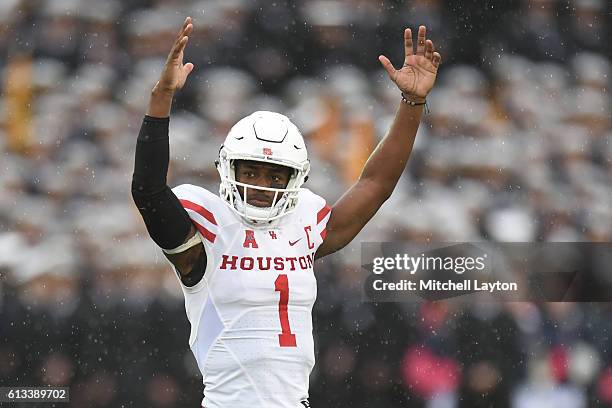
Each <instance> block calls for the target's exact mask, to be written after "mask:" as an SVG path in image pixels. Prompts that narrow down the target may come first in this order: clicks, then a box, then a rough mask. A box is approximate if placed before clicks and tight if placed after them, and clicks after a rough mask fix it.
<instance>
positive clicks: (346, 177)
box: [0, 0, 612, 408]
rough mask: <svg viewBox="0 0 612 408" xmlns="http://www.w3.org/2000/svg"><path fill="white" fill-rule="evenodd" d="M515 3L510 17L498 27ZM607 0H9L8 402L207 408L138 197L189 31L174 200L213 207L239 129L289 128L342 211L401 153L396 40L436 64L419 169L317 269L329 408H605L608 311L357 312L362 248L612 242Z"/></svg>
mask: <svg viewBox="0 0 612 408" xmlns="http://www.w3.org/2000/svg"><path fill="white" fill-rule="evenodd" d="M499 3H502V4H499ZM611 12H612V5H611V4H610V3H609V2H606V1H605V0H514V1H508V2H461V1H458V0H414V1H407V2H402V1H381V0H376V1H374V0H313V1H306V0H296V1H283V0H281V1H276V2H272V1H249V0H216V1H188V0H130V1H118V0H116V1H114V0H109V1H95V0H2V1H1V2H0V69H1V73H2V84H1V86H2V97H1V99H0V151H1V152H2V156H1V171H0V385H3V386H7V385H23V386H25V385H42V384H49V385H69V386H70V387H71V399H72V403H71V404H70V405H71V406H75V407H118V406H121V407H144V406H147V407H177V406H181V407H183V406H192V407H196V406H199V402H200V400H201V390H202V386H201V380H200V378H199V377H198V375H199V374H198V371H197V367H196V366H195V361H194V359H193V357H192V356H191V354H190V351H189V350H188V345H187V338H188V322H187V320H186V317H185V315H184V306H183V300H182V294H181V292H180V289H179V286H178V284H177V281H176V278H175V277H174V276H172V274H171V273H170V272H171V270H170V268H169V266H168V264H167V263H166V261H165V260H164V259H163V256H162V255H161V252H159V251H158V250H156V248H155V245H154V244H153V242H152V241H151V240H150V239H149V238H148V236H147V234H146V230H145V228H144V224H143V223H142V221H141V219H140V217H139V214H138V213H137V211H136V209H135V207H134V206H133V203H132V201H131V198H130V194H129V188H130V181H131V174H132V169H133V154H134V147H135V140H136V136H137V132H138V128H139V126H140V122H141V119H142V116H143V114H144V112H145V109H146V104H147V100H148V94H149V91H150V89H151V88H152V86H153V85H154V83H155V81H156V80H157V77H158V75H159V72H160V70H161V67H162V64H163V61H164V58H165V56H166V54H167V52H168V49H169V47H170V44H171V41H172V38H173V36H174V34H175V31H176V30H177V28H178V27H179V26H180V22H181V21H182V20H183V19H184V17H185V15H192V16H193V17H194V26H195V30H194V34H193V36H192V38H191V39H190V43H189V45H188V46H187V51H186V60H187V61H192V62H194V64H195V66H196V68H195V71H194V73H193V74H192V76H191V77H190V78H189V80H188V84H187V87H186V88H185V89H184V90H183V91H182V92H181V93H180V95H178V97H177V100H176V102H175V106H174V108H175V109H174V112H173V115H172V118H171V135H170V136H171V155H172V162H171V174H170V176H169V183H170V184H171V185H172V186H174V185H178V184H181V183H193V184H198V185H203V186H205V187H207V188H209V189H211V190H213V191H217V189H218V181H217V173H216V170H215V168H214V164H213V161H214V159H215V158H216V155H217V152H218V147H219V145H220V143H221V142H222V140H223V138H224V137H225V135H226V133H227V131H228V130H229V128H230V127H231V125H232V124H233V123H235V122H236V121H237V120H238V119H239V118H241V117H243V116H245V115H247V114H248V113H250V112H252V111H255V110H274V111H279V112H283V113H286V114H287V115H289V116H290V117H291V118H293V120H294V121H295V123H296V124H297V125H298V127H299V128H300V129H301V130H302V132H303V134H304V136H305V138H306V140H307V143H308V146H309V153H310V155H311V160H312V169H313V171H312V172H311V178H310V180H309V181H308V183H307V187H309V188H310V189H312V190H313V191H316V192H317V193H319V194H321V195H322V196H324V197H326V198H327V199H328V200H329V202H334V200H335V199H337V198H338V197H339V195H340V194H341V193H342V192H343V191H344V190H345V189H346V188H347V186H348V185H349V184H350V183H351V182H352V181H354V180H355V179H356V177H357V176H358V174H359V170H360V169H361V167H362V165H363V163H364V161H365V159H366V158H367V156H368V154H369V152H370V151H371V150H372V148H373V147H374V146H375V144H376V143H377V141H378V140H380V138H382V137H383V135H384V133H385V131H386V130H387V128H388V126H389V124H390V122H391V120H392V118H393V115H394V111H395V109H396V107H397V105H398V103H399V99H400V98H399V92H398V91H397V89H396V88H395V87H394V85H393V84H392V83H391V82H390V81H389V80H388V78H387V77H386V76H385V74H384V73H383V71H382V69H381V68H380V67H379V63H378V61H377V56H378V55H379V54H385V55H387V56H389V57H391V60H392V61H393V62H395V63H396V64H399V63H400V61H401V60H402V58H403V48H402V29H403V28H404V27H406V26H412V27H416V26H417V25H419V24H426V25H427V27H428V30H429V32H430V33H431V36H432V39H433V40H434V43H435V44H436V45H437V47H438V49H439V51H440V52H441V54H442V59H443V67H442V69H441V72H440V77H439V79H438V83H437V84H436V87H435V88H434V92H433V93H432V94H431V95H430V97H429V106H430V109H431V113H430V114H429V115H427V116H425V117H424V122H423V124H422V126H421V128H420V130H419V135H418V138H417V142H416V145H415V149H414V152H413V155H412V158H411V161H410V163H409V170H408V171H406V173H405V176H404V177H403V179H402V180H401V183H400V185H399V186H398V189H397V190H396V192H395V194H394V196H393V197H392V199H391V200H390V201H389V202H388V203H387V204H386V205H385V206H384V207H383V208H382V210H381V211H380V213H379V214H378V215H377V216H376V217H375V218H374V220H373V221H372V222H371V223H370V225H369V226H368V227H367V228H366V230H364V231H363V233H362V234H361V235H360V236H359V237H358V238H357V239H356V240H355V243H354V245H352V246H350V247H349V248H347V249H345V250H343V251H342V252H341V253H339V254H337V255H335V256H333V257H331V258H329V259H326V260H324V261H323V262H320V263H319V265H318V284H319V296H318V301H317V303H316V305H315V310H314V318H315V331H316V333H315V336H316V337H315V338H316V343H317V356H318V357H317V365H316V367H315V371H314V372H313V376H312V385H311V402H312V405H313V406H315V407H347V406H354V407H405V406H411V407H428V408H447V407H448V408H451V407H495V408H498V407H518V408H531V407H545V406H546V407H550V406H555V407H558V408H562V407H568V408H571V407H606V406H609V407H612V354H611V353H612V348H611V346H612V339H611V338H610V332H611V331H612V308H611V307H610V305H608V304H604V303H592V304H589V303H580V304H578V303H550V304H533V303H505V304H494V303H487V304H477V303H474V304H471V305H466V304H454V303H452V302H439V303H422V304H379V305H372V304H367V303H363V302H362V300H361V286H360V276H361V275H360V274H361V272H360V268H359V263H360V260H359V242H361V241H364V240H368V241H390V240H431V241H479V240H497V241H568V242H572V241H601V242H606V241H611V240H612V205H610V203H612V183H611V182H610V181H611V176H612V161H611V160H610V158H611V157H612V128H611V115H610V112H611V110H610V108H611V100H610V94H609V89H610V73H611V63H612V61H611V59H610V55H612V42H611V41H610V38H612V37H611V34H612V29H611V27H612V25H611V24H610V20H611V17H612V14H611Z"/></svg>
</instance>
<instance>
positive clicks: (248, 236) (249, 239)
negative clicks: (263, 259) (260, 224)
mask: <svg viewBox="0 0 612 408" xmlns="http://www.w3.org/2000/svg"><path fill="white" fill-rule="evenodd" d="M244 232H245V237H244V243H243V244H242V246H243V247H244V248H259V246H258V245H257V241H255V231H253V230H244Z"/></svg>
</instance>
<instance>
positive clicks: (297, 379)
mask: <svg viewBox="0 0 612 408" xmlns="http://www.w3.org/2000/svg"><path fill="white" fill-rule="evenodd" d="M192 30H193V24H192V20H191V18H190V17H188V18H187V19H185V22H184V23H183V26H182V27H181V29H180V30H179V32H178V34H177V36H176V39H175V42H174V45H173V46H172V49H171V51H170V54H169V55H168V58H167V60H166V64H165V67H164V69H163V72H162V74H161V76H160V79H159V81H158V82H157V84H156V85H155V86H154V88H153V90H152V92H151V97H150V102H149V107H148V111H147V114H146V115H145V118H144V120H143V123H142V126H141V129H140V133H139V135H138V139H137V145H136V160H135V168H134V174H133V180H132V196H133V199H134V202H135V203H136V205H137V207H138V209H139V211H140V213H141V215H142V217H143V219H144V222H145V224H146V227H147V230H148V232H149V234H150V236H151V238H152V239H153V240H154V241H155V242H156V244H157V245H158V246H160V247H161V248H162V250H163V252H164V253H165V255H166V257H167V258H168V260H169V262H170V263H171V265H172V268H173V269H174V271H175V273H176V275H177V276H178V278H179V281H180V285H181V288H182V290H183V293H184V295H185V307H186V312H187V317H188V319H189V321H190V323H191V333H190V338H189V345H190V348H191V350H192V351H193V354H194V356H195V359H196V361H197V363H198V366H199V368H200V371H201V372H202V376H203V381H204V399H203V401H202V405H203V406H205V407H207V408H219V407H221V408H227V407H232V408H240V407H245V408H246V407H249V408H253V407H261V408H275V407H279V408H280V407H283V408H288V407H295V408H298V407H304V406H309V402H308V384H309V375H310V372H311V370H312V368H313V366H314V345H313V336H312V316H311V315H312V306H313V303H314V301H315V298H316V281H315V275H314V273H313V263H314V261H315V259H317V258H321V257H323V256H325V255H328V254H330V253H332V252H334V251H337V250H338V249H340V248H342V247H344V246H345V245H347V244H348V243H349V242H350V241H351V240H352V239H353V238H354V237H355V236H356V235H357V233H358V232H359V231H360V230H361V229H362V228H363V227H364V225H365V224H366V223H367V222H368V221H369V220H370V219H371V218H372V216H373V215H374V214H375V213H376V211H377V210H378V209H379V208H380V206H381V205H382V204H383V203H384V202H385V200H387V198H389V196H390V195H391V193H392V192H393V190H394V188H395V185H396V183H397V181H398V179H399V177H400V175H401V174H402V172H403V170H404V167H405V166H406V162H407V161H408V157H409V156H410V151H411V150H412V145H413V142H414V139H415V136H416V132H417V128H418V126H419V122H420V119H421V114H422V111H423V107H424V105H425V98H426V97H427V94H428V93H429V91H430V90H431V88H432V87H433V85H434V82H435V79H436V74H437V71H438V66H439V64H440V54H439V53H437V52H435V51H434V45H433V43H432V41H431V40H429V39H427V38H426V28H425V27H424V26H421V27H419V30H418V34H417V44H416V51H415V50H414V48H413V37H412V32H411V30H410V29H406V30H405V32H404V47H405V59H404V62H403V65H402V67H401V68H400V69H396V68H394V67H393V65H392V64H391V62H390V61H389V59H387V58H386V57H384V56H382V55H381V56H379V60H380V62H381V64H382V66H383V67H384V69H385V70H386V71H387V73H388V74H389V77H390V79H391V80H392V81H393V82H394V83H395V84H396V85H397V87H398V108H397V113H396V116H395V119H394V121H393V123H392V125H391V128H390V129H389V132H388V134H387V135H386V136H385V138H384V139H383V140H382V141H381V142H380V143H379V144H378V146H377V147H376V149H375V150H374V152H373V153H372V155H371V156H370V158H369V160H368V161H367V163H366V164H365V166H364V168H363V171H362V173H361V176H360V177H359V179H358V180H357V182H355V184H354V185H352V186H351V187H350V188H349V189H348V191H347V192H346V193H345V194H344V195H343V196H342V198H340V199H339V200H338V202H336V203H335V204H334V205H333V206H331V207H330V206H329V205H328V204H327V203H326V202H325V200H324V199H323V198H321V197H319V196H318V195H316V194H315V193H313V192H311V191H309V190H308V189H306V188H303V187H302V185H303V183H304V182H305V181H306V179H307V176H308V172H309V161H308V154H307V148H306V145H305V144H304V140H303V138H302V135H301V134H300V131H299V130H298V128H297V127H296V126H295V125H294V124H293V123H292V122H291V121H290V120H289V119H288V118H287V117H285V116H283V115H281V114H279V113H274V112H264V111H260V112H255V113H253V114H251V115H249V116H247V117H245V118H243V119H242V120H240V121H239V122H238V123H236V124H235V125H234V126H233V127H232V129H231V130H230V132H229V134H228V135H227V138H226V140H225V142H224V143H223V145H222V146H221V148H220V151H219V159H218V161H217V162H216V165H217V169H218V171H219V176H220V188H219V194H218V195H217V194H214V193H212V192H210V191H207V190H205V189H204V188H201V187H198V186H195V185H180V186H177V187H175V188H173V189H170V188H169V187H168V185H167V184H166V173H167V170H168V162H169V148H168V137H169V136H168V123H169V116H170V108H171V104H172V99H173V96H174V93H175V92H176V91H178V90H179V89H181V88H182V87H183V85H184V84H185V81H186V79H187V77H188V75H189V74H190V73H191V72H192V70H193V68H194V66H193V64H191V63H184V62H183V51H184V49H185V47H186V45H187V42H188V40H189V36H190V33H191V32H192Z"/></svg>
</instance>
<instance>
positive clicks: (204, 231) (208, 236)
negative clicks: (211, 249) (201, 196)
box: [191, 220, 217, 244]
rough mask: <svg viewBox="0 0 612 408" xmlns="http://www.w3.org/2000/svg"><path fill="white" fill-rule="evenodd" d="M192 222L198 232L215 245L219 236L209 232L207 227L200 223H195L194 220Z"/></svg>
mask: <svg viewBox="0 0 612 408" xmlns="http://www.w3.org/2000/svg"><path fill="white" fill-rule="evenodd" d="M191 222H192V223H193V225H195V227H196V228H197V229H198V231H200V234H202V236H203V237H204V238H206V239H207V240H209V241H210V242H211V243H213V244H214V243H215V239H216V238H217V236H216V235H215V234H213V233H212V232H210V231H209V230H207V229H206V227H204V226H203V225H201V224H200V223H199V222H197V221H194V220H191Z"/></svg>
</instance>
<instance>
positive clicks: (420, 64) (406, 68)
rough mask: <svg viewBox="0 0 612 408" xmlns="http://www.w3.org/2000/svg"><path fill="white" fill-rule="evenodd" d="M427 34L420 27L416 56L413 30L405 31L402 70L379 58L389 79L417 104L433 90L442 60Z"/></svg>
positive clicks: (424, 29) (383, 58) (425, 30)
mask: <svg viewBox="0 0 612 408" xmlns="http://www.w3.org/2000/svg"><path fill="white" fill-rule="evenodd" d="M426 34H427V29H426V28H425V26H420V27H419V33H418V38H417V49H416V54H414V49H413V46H412V30H410V29H409V28H407V29H406V30H404V48H405V53H406V57H405V58H404V65H403V66H402V67H401V68H400V69H395V67H393V64H391V61H389V59H388V58H387V57H385V56H384V55H380V56H379V57H378V60H379V61H380V63H381V64H382V65H383V67H384V68H385V70H386V71H387V73H388V74H389V78H391V80H392V81H393V82H395V84H396V85H397V87H398V88H399V89H400V91H402V92H403V93H404V94H405V95H406V97H408V98H410V99H411V100H413V101H415V102H416V101H422V100H423V99H424V98H425V97H426V96H427V94H428V93H429V91H430V90H431V88H433V85H434V82H435V81H436V75H437V74H438V67H439V66H440V60H441V56H440V54H439V53H437V52H435V51H434V44H433V42H432V41H431V40H428V39H427V38H426Z"/></svg>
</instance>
